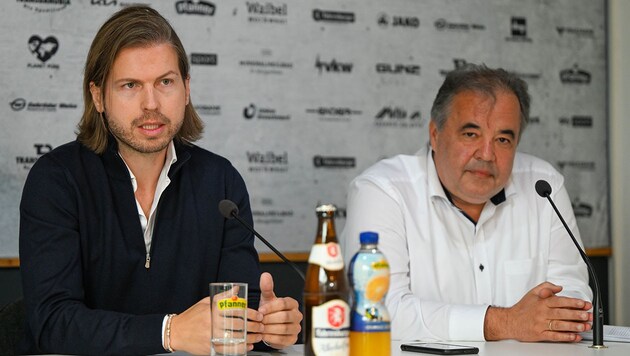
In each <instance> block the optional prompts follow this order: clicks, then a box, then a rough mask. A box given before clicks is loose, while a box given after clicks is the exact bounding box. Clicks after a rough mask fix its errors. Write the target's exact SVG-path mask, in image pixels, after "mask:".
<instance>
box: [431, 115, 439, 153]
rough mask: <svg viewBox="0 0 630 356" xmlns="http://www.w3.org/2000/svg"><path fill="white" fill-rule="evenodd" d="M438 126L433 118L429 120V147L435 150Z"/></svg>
mask: <svg viewBox="0 0 630 356" xmlns="http://www.w3.org/2000/svg"><path fill="white" fill-rule="evenodd" d="M437 136H438V128H437V126H436V125H435V122H433V120H429V139H430V140H431V148H432V149H433V151H435V148H436V147H437V140H438V138H437Z"/></svg>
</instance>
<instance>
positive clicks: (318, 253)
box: [308, 242, 343, 271]
mask: <svg viewBox="0 0 630 356" xmlns="http://www.w3.org/2000/svg"><path fill="white" fill-rule="evenodd" d="M308 263H312V264H316V265H319V266H322V267H323V268H324V269H325V270H328V271H340V270H342V269H343V256H342V255H341V249H340V248H339V244H338V243H336V242H329V243H327V244H315V245H313V247H312V248H311V254H310V255H309V256H308Z"/></svg>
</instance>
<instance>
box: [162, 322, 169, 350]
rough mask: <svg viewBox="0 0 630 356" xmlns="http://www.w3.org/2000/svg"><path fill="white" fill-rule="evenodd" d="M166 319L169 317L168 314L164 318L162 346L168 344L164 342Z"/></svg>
mask: <svg viewBox="0 0 630 356" xmlns="http://www.w3.org/2000/svg"><path fill="white" fill-rule="evenodd" d="M166 319H168V314H166V315H164V319H162V347H164V345H166V344H165V343H164V331H165V330H166Z"/></svg>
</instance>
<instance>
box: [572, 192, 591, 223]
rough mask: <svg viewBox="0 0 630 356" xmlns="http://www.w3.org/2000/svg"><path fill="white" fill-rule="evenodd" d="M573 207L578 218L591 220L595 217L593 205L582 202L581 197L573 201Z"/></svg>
mask: <svg viewBox="0 0 630 356" xmlns="http://www.w3.org/2000/svg"><path fill="white" fill-rule="evenodd" d="M571 206H572V207H573V213H574V214H575V217H576V218H590V217H591V215H593V205H591V204H588V203H585V202H583V201H581V199H580V197H579V195H578V196H576V197H575V198H574V199H573V200H571Z"/></svg>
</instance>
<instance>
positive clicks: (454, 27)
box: [433, 18, 486, 32]
mask: <svg viewBox="0 0 630 356" xmlns="http://www.w3.org/2000/svg"><path fill="white" fill-rule="evenodd" d="M433 25H434V26H435V28H436V29H437V30H438V31H458V32H472V31H483V30H485V29H486V25H483V24H478V23H467V22H449V21H447V20H446V19H443V18H441V19H437V20H435V22H434V23H433Z"/></svg>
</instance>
